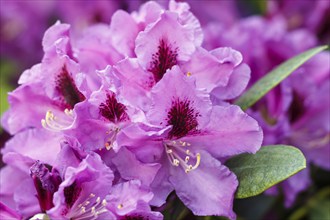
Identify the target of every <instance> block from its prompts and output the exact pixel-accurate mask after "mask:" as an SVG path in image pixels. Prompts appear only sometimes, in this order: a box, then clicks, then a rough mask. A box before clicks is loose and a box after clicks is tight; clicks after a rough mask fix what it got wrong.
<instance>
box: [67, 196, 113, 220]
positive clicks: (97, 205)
mask: <svg viewBox="0 0 330 220" xmlns="http://www.w3.org/2000/svg"><path fill="white" fill-rule="evenodd" d="M95 197H96V196H95V194H93V193H91V194H90V195H89V196H88V197H87V198H86V199H85V200H84V201H83V202H81V203H80V204H79V205H77V206H76V207H72V208H71V211H70V216H68V217H69V218H70V219H75V220H82V219H86V220H87V219H97V217H98V216H99V215H100V214H102V213H105V212H107V211H108V210H107V209H106V205H107V202H106V200H105V199H103V200H101V197H96V199H95ZM93 200H94V201H93Z"/></svg>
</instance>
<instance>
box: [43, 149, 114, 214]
mask: <svg viewBox="0 0 330 220" xmlns="http://www.w3.org/2000/svg"><path fill="white" fill-rule="evenodd" d="M113 177H114V176H113V173H112V171H111V169H110V168H109V167H107V166H106V165H105V164H104V163H103V162H102V160H101V158H100V157H99V156H98V155H96V154H94V155H88V156H87V157H86V158H85V159H84V160H82V161H81V163H80V164H79V165H78V167H68V168H67V169H66V170H65V174H64V176H63V182H62V183H61V184H60V185H59V188H58V191H57V192H56V193H55V194H54V207H53V208H52V209H50V210H48V211H47V213H48V214H49V216H50V217H51V218H55V219H56V218H65V219H70V218H94V219H96V218H97V217H98V216H102V218H108V219H109V218H113V215H112V214H111V213H110V212H108V211H107V209H106V200H105V197H106V195H107V194H108V193H109V191H110V188H111V185H112V181H113Z"/></svg>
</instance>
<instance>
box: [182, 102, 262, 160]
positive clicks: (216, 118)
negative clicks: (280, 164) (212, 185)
mask: <svg viewBox="0 0 330 220" xmlns="http://www.w3.org/2000/svg"><path fill="white" fill-rule="evenodd" d="M262 138H263V134H262V130H261V128H260V127H259V125H258V123H257V121H256V120H254V119H253V118H251V117H250V116H248V115H247V114H246V113H244V112H243V111H242V110H241V109H240V108H239V107H238V106H234V105H231V106H227V107H221V106H215V107H213V110H212V114H211V120H210V122H209V124H208V125H207V126H205V127H204V128H202V129H201V131H200V133H199V134H196V135H190V136H186V137H184V138H182V139H181V140H182V141H186V142H188V143H190V144H191V146H190V147H191V148H193V149H195V150H198V149H204V150H206V151H208V152H209V153H211V154H212V155H213V156H215V157H227V156H232V155H236V154H240V153H246V152H248V153H255V152H257V150H259V148H260V146H261V143H262Z"/></svg>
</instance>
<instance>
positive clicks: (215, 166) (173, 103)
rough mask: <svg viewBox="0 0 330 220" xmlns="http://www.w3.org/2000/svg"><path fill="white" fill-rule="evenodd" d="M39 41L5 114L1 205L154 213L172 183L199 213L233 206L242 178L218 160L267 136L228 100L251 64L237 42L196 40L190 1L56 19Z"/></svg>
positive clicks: (69, 212) (137, 215)
mask: <svg viewBox="0 0 330 220" xmlns="http://www.w3.org/2000/svg"><path fill="white" fill-rule="evenodd" d="M102 4H105V7H108V6H109V5H107V4H106V3H100V5H102ZM72 5H74V3H73V2H71V3H70V4H69V5H68V7H69V8H70V6H72ZM78 5H79V4H78ZM98 7H99V4H97V5H95V8H94V7H93V8H91V10H92V11H94V9H95V10H96V11H98V10H100V11H99V13H97V14H96V15H97V16H96V17H93V16H92V15H89V16H91V17H89V16H86V21H87V22H90V21H92V20H94V19H96V20H97V19H98V18H99V17H98V15H100V16H101V15H103V10H106V8H102V10H101V9H100V8H98ZM79 13H80V11H77V14H79ZM74 15H75V13H72V14H69V15H68V17H70V16H74ZM107 16H108V15H107ZM107 16H105V17H107ZM102 18H103V17H102ZM71 29H73V30H74V32H73V34H72V33H70V32H71ZM42 45H43V50H44V56H43V59H42V61H41V62H40V63H39V64H36V65H35V66H33V67H32V68H31V69H28V70H26V71H25V72H24V73H23V74H22V76H21V77H20V79H19V84H20V86H19V87H18V88H17V89H16V90H15V91H13V92H12V93H10V94H9V102H10V104H11V107H10V109H9V110H8V112H6V113H5V115H4V116H3V117H2V124H3V125H4V128H5V129H6V130H8V131H9V132H10V133H11V134H13V135H14V137H13V138H12V139H11V140H10V141H8V142H7V144H6V147H5V148H4V149H3V150H2V154H3V160H4V162H5V163H7V166H6V167H5V168H3V169H2V170H1V172H0V174H1V179H3V178H4V179H5V180H9V181H2V180H1V182H0V183H1V185H0V186H1V190H0V194H1V196H4V198H5V199H4V200H2V201H1V202H3V204H2V203H1V204H0V208H1V209H2V210H5V213H6V215H8V216H20V217H23V218H31V217H32V219H38V218H50V219H126V220H127V219H154V220H157V219H162V218H163V216H162V214H160V213H158V212H156V211H154V210H157V209H158V208H157V207H160V206H162V205H163V204H164V203H165V201H166V199H167V197H168V195H169V194H170V193H171V192H172V191H174V190H175V192H176V195H177V196H178V197H179V198H180V199H181V201H182V202H183V203H184V204H185V205H186V206H187V207H188V208H189V209H191V211H192V212H193V213H194V214H196V215H219V216H226V217H228V218H230V219H234V218H235V216H236V215H235V213H234V212H233V199H234V194H235V191H236V189H237V186H238V181H237V178H236V176H235V175H234V174H233V173H232V172H231V171H230V170H229V169H228V168H227V167H226V166H225V165H224V164H223V163H224V162H225V161H226V160H227V159H228V158H229V157H231V156H234V155H237V154H241V153H245V152H246V153H255V152H256V151H257V150H258V149H259V148H260V146H261V142H262V138H263V134H262V131H261V128H260V127H259V125H258V123H257V122H256V121H255V120H254V119H253V118H251V117H250V116H248V115H247V114H246V113H244V112H243V111H242V110H241V109H240V108H239V107H238V106H234V105H232V104H231V99H234V98H236V97H237V96H238V95H240V94H241V93H242V91H243V90H244V89H245V87H246V86H247V84H248V81H249V79H250V69H249V67H248V66H247V65H246V64H244V63H243V57H242V54H241V53H240V52H239V51H236V50H235V49H232V48H230V47H221V48H212V50H207V49H205V48H203V47H202V45H203V30H202V27H201V25H200V23H199V20H198V19H197V18H196V17H195V16H194V15H193V14H192V13H191V12H190V7H189V5H188V4H187V3H182V2H180V3H177V2H175V1H169V7H168V9H166V8H164V7H162V6H161V5H159V4H158V3H156V2H148V3H146V4H144V5H142V6H141V8H140V9H139V10H138V11H136V12H133V13H131V14H129V13H127V12H124V11H117V12H115V13H114V15H113V16H112V19H111V23H110V24H104V23H103V24H96V25H92V26H89V27H87V28H86V29H85V31H83V32H76V27H74V26H72V28H71V27H70V25H68V24H62V23H60V22H56V24H55V25H53V26H52V27H50V28H49V29H48V30H47V31H46V33H45V36H44V38H43V41H42ZM10 172H15V173H16V175H15V176H10ZM12 183H15V184H17V190H13V189H10V184H12ZM3 189H4V190H3ZM151 206H156V207H153V208H151ZM12 209H13V210H12ZM159 209H161V208H159ZM15 211H17V213H16V212H15Z"/></svg>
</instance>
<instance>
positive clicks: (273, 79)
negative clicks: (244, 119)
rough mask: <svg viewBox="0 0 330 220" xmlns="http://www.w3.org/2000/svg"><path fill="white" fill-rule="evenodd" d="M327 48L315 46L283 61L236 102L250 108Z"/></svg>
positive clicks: (244, 107)
mask: <svg viewBox="0 0 330 220" xmlns="http://www.w3.org/2000/svg"><path fill="white" fill-rule="evenodd" d="M326 48H327V46H319V47H315V48H313V49H310V50H307V51H305V52H303V53H301V54H299V55H297V56H295V57H293V58H291V59H289V60H287V61H286V62H284V63H282V64H281V65H279V66H278V67H276V68H275V69H273V70H272V71H270V72H269V73H268V74H266V75H265V76H264V77H263V78H261V79H260V80H258V81H257V82H256V83H255V84H254V85H253V86H252V87H251V88H250V89H249V90H248V91H247V92H245V93H244V94H243V95H242V96H241V97H240V98H239V99H238V100H237V101H236V102H235V104H236V105H238V106H240V107H241V108H242V109H243V110H246V109H248V108H249V107H251V106H252V105H253V104H254V103H256V102H257V101H258V100H259V99H261V98H262V97H263V96H264V95H266V94H267V93H268V92H269V91H270V90H271V89H273V88H274V87H275V86H277V85H278V84H279V83H280V82H281V81H283V80H284V79H285V78H286V77H288V76H289V75H290V74H291V73H292V72H293V71H294V70H296V69H297V68H298V67H300V66H301V65H302V64H304V63H305V62H306V61H307V60H309V59H310V58H312V57H313V56H314V55H316V54H317V53H319V52H321V51H322V50H325V49H326Z"/></svg>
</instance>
